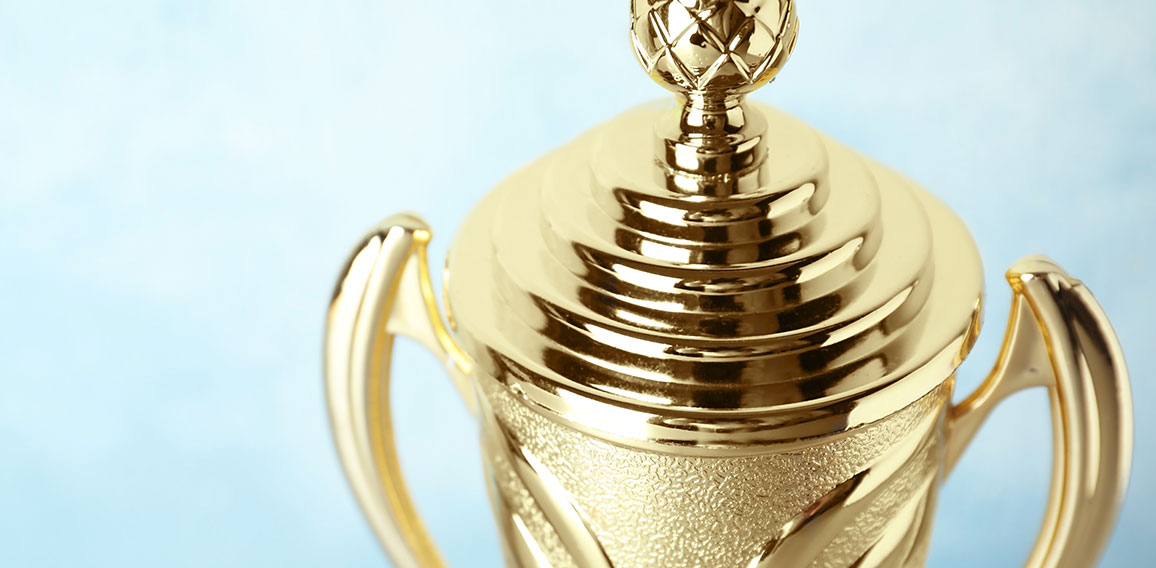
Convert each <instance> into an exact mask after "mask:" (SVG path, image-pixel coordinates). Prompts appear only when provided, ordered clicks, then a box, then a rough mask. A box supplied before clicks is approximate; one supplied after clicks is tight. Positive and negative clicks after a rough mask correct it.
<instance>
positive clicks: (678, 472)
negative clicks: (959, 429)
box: [485, 381, 949, 568]
mask: <svg viewBox="0 0 1156 568" xmlns="http://www.w3.org/2000/svg"><path fill="white" fill-rule="evenodd" d="M486 384H488V385H490V386H489V387H488V388H486V389H485V391H486V396H487V397H489V398H490V400H491V403H492V405H493V409H494V412H495V414H496V415H497V416H498V418H499V420H501V422H502V424H503V426H504V427H505V428H507V429H508V430H509V431H510V432H513V433H514V436H516V437H517V439H518V441H519V442H520V443H521V444H522V445H523V446H524V447H525V448H526V450H527V451H528V452H530V453H532V454H534V455H536V456H537V457H538V459H539V460H540V461H541V462H542V464H543V465H544V466H545V467H546V468H548V469H549V470H550V471H552V472H553V474H554V475H555V476H557V477H558V478H559V479H560V480H561V483H562V485H563V487H564V488H565V490H566V491H567V492H568V494H569V495H571V496H572V497H573V500H574V501H575V502H576V503H578V504H579V507H580V508H581V510H582V512H583V514H584V516H585V518H586V519H587V521H588V523H589V525H590V527H591V528H592V529H593V531H594V532H595V533H596V534H597V535H598V537H599V540H600V541H601V543H602V546H603V547H604V548H605V550H606V552H607V554H608V555H609V557H610V559H611V561H612V562H613V565H614V566H618V567H644V566H712V567H719V568H724V567H745V566H749V565H750V564H751V562H752V560H753V559H755V558H757V557H759V555H760V554H761V553H762V551H763V549H764V548H765V547H766V545H767V544H768V542H770V541H771V540H772V539H773V538H774V537H775V536H777V535H778V534H779V532H780V530H781V528H782V526H783V525H784V524H786V523H787V521H789V520H790V519H792V518H793V517H795V516H797V515H799V514H800V513H801V512H802V511H803V510H804V509H805V508H806V507H807V506H808V505H810V504H812V503H814V502H815V501H816V500H818V499H819V498H820V497H822V496H823V495H824V494H826V493H828V492H830V491H831V490H832V489H833V488H835V487H836V486H837V485H839V484H840V483H842V482H844V481H846V480H848V479H850V478H852V477H853V476H854V475H856V474H858V473H860V472H861V471H863V470H864V469H867V468H868V467H870V466H871V465H873V464H875V463H877V462H879V461H881V460H883V459H885V458H890V459H895V458H896V457H902V458H906V457H907V456H893V455H890V452H891V451H892V449H893V448H894V447H895V446H896V445H898V444H899V443H900V441H901V440H903V439H905V438H910V439H922V438H924V437H928V438H930V443H928V444H927V445H925V446H919V447H917V452H914V459H913V460H912V462H911V464H910V465H909V466H908V467H905V468H903V469H902V470H901V471H900V472H898V474H897V475H895V476H894V477H892V478H890V479H889V480H888V482H887V486H886V488H885V490H884V493H883V494H882V495H880V496H879V498H878V500H877V501H875V502H874V503H873V504H872V505H871V506H870V508H868V509H867V510H866V511H865V512H864V513H863V514H862V515H858V516H856V518H855V519H854V521H853V522H852V523H851V524H848V525H847V526H846V527H845V529H844V530H842V531H839V533H838V534H837V535H835V538H834V539H833V541H831V542H830V543H829V544H826V545H825V546H821V547H819V549H820V550H819V551H818V553H817V555H816V558H815V560H814V563H815V565H816V566H828V565H829V566H847V565H850V564H851V563H852V562H854V561H855V560H856V559H858V558H859V557H861V556H862V555H863V554H864V553H865V552H866V551H867V550H868V549H869V548H870V547H871V545H873V544H874V543H875V542H876V541H877V540H878V539H879V537H880V536H881V534H882V531H883V530H884V528H885V527H888V526H889V525H888V523H887V522H886V521H888V520H889V519H892V518H894V517H895V516H896V512H897V511H898V510H899V509H901V508H902V507H904V506H905V505H907V504H908V503H911V504H913V505H914V506H915V507H918V505H919V504H921V503H922V502H923V500H924V499H926V498H928V496H929V493H930V492H932V491H934V490H935V487H936V484H935V483H933V480H934V478H935V477H936V475H937V474H938V471H939V464H940V462H941V460H940V457H941V453H942V450H943V443H942V436H943V428H942V423H941V422H940V421H938V420H936V417H937V416H940V415H941V414H942V413H943V411H944V410H945V402H946V399H947V395H948V392H949V389H948V388H946V387H944V388H940V389H937V390H936V391H934V392H932V393H931V394H929V395H927V396H926V397H924V398H922V399H920V400H919V401H917V402H916V403H915V404H913V405H912V406H911V407H909V408H907V409H904V410H902V411H900V412H898V413H896V414H894V415H892V416H890V417H888V418H886V419H884V420H881V421H880V422H878V423H876V424H872V425H869V426H864V427H862V428H860V429H859V430H857V431H855V432H852V433H850V434H849V435H847V436H845V437H842V438H840V439H838V440H835V441H832V442H829V443H826V444H821V445H818V446H813V447H810V448H806V449H803V450H795V451H785V452H768V453H765V454H763V455H757V456H750V457H742V458H703V457H690V456H682V455H678V454H671V453H659V452H650V451H645V450H638V449H632V448H627V447H623V446H619V445H616V444H611V443H608V442H605V441H602V440H599V439H597V438H594V437H592V436H589V435H586V434H582V433H580V432H577V431H575V430H573V429H570V428H565V427H562V426H559V425H558V424H556V423H555V422H553V421H551V420H548V419H546V418H545V417H543V416H541V415H538V414H536V413H533V412H531V411H529V410H528V409H527V408H526V407H525V406H524V405H522V404H521V403H519V402H518V401H516V400H515V399H514V398H513V397H511V396H510V394H509V393H508V392H507V391H506V390H505V389H504V388H502V387H500V386H497V384H496V383H494V382H492V381H487V382H486ZM487 459H490V460H493V464H492V467H493V469H494V471H495V472H496V473H495V477H496V479H497V480H498V485H499V487H500V490H501V491H502V492H503V493H505V494H506V496H507V497H506V498H507V499H509V500H510V501H511V502H513V503H516V507H515V508H516V509H517V510H518V511H522V512H523V514H525V515H526V517H527V519H528V520H529V521H530V532H531V533H532V534H533V535H534V537H535V538H536V539H538V541H539V542H540V543H542V547H543V548H544V549H546V550H547V551H548V552H549V557H550V558H551V561H552V563H553V565H560V566H561V565H566V564H567V563H572V561H571V560H570V559H569V558H568V557H567V556H566V555H565V554H564V550H563V549H562V548H561V547H559V545H558V542H559V540H558V537H557V535H556V533H555V531H554V529H553V528H552V527H551V526H550V525H549V524H548V523H546V522H545V517H544V516H543V515H542V514H541V513H540V512H538V511H537V507H536V506H535V504H534V501H533V499H531V497H530V494H529V492H528V491H526V490H525V488H524V487H523V485H522V482H521V481H520V480H519V478H518V476H517V475H515V474H513V473H512V472H511V471H510V468H509V465H508V463H507V461H506V459H505V458H503V457H501V456H500V455H497V454H495V453H488V454H487ZM908 522H909V523H910V525H909V526H908V527H907V529H908V530H909V531H911V532H912V533H914V532H916V531H918V530H919V528H920V524H921V523H922V522H923V518H922V516H918V517H916V518H913V519H909V521H908ZM510 537H511V536H510V535H508V536H507V538H510ZM513 537H514V538H516V535H513ZM906 544H907V546H906V548H904V549H903V551H902V552H903V554H902V556H903V557H904V558H907V557H908V555H910V556H912V557H914V558H920V557H921V555H922V548H921V547H923V546H926V543H920V547H915V546H914V543H910V542H909V543H906Z"/></svg>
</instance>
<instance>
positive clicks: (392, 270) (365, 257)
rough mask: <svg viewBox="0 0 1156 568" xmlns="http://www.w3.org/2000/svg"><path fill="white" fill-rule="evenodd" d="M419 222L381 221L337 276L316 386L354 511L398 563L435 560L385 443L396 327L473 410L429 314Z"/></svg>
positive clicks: (449, 344)
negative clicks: (442, 370)
mask: <svg viewBox="0 0 1156 568" xmlns="http://www.w3.org/2000/svg"><path fill="white" fill-rule="evenodd" d="M430 237H431V234H430V230H429V227H428V226H427V225H426V224H425V222H423V221H422V220H421V219H420V218H418V217H417V216H415V215H410V214H402V215H397V216H394V217H391V218H389V219H386V220H385V221H383V222H382V223H381V224H380V225H378V226H377V227H376V228H374V229H373V230H372V231H370V232H369V234H368V235H366V236H365V238H363V239H362V240H361V242H360V243H359V244H358V245H357V248H356V249H354V251H353V254H352V255H351V256H350V258H349V261H348V262H347V263H346V266H345V269H344V270H343V271H342V273H341V277H340V278H339V279H338V283H337V290H336V291H335V292H334V295H333V300H332V302H331V303H330V306H329V314H328V317H327V318H326V329H325V386H326V394H327V397H328V400H329V418H330V422H331V425H332V428H333V437H334V441H335V442H336V444H337V451H338V453H339V455H340V458H341V463H342V465H343V467H344V468H345V474H346V476H347V477H348V478H349V483H350V485H352V486H353V491H354V493H355V494H356V496H357V500H358V501H359V502H360V503H361V509H362V511H363V512H364V513H365V516H366V517H367V518H368V520H369V523H370V525H371V526H372V527H373V530H374V532H375V533H376V534H377V538H378V540H379V541H380V542H381V545H382V547H383V548H385V550H386V553H387V554H389V556H390V557H391V558H392V560H393V562H394V564H395V565H396V566H399V567H401V568H409V567H419V566H420V567H434V566H443V563H442V560H441V557H440V556H439V555H438V553H437V550H436V549H435V548H434V546H433V543H432V541H431V540H430V538H429V536H428V534H427V532H426V530H425V527H424V526H423V525H422V522H421V519H420V518H419V517H418V515H417V511H416V510H415V509H414V506H413V503H412V501H411V500H410V498H409V493H408V491H407V490H406V487H405V482H404V480H403V479H402V474H401V469H400V467H399V465H398V460H397V451H396V449H395V447H394V440H393V428H392V420H391V418H390V416H391V415H390V406H389V367H390V356H391V352H392V347H393V337H394V335H396V334H401V335H405V336H407V337H410V338H413V339H415V340H417V341H418V342H420V343H422V344H423V345H425V346H426V347H427V348H428V349H430V350H431V351H432V352H434V353H435V354H436V355H438V356H439V358H440V359H441V360H442V361H443V363H444V364H445V366H446V368H447V369H448V370H449V372H450V375H451V377H452V378H453V379H454V383H455V385H456V386H457V388H458V391H459V393H460V394H461V395H462V398H463V399H464V400H465V401H466V404H467V405H469V406H470V410H471V411H473V410H474V407H473V404H474V398H473V395H472V394H471V390H470V387H469V385H468V382H467V380H466V377H467V375H468V374H469V372H470V363H469V361H468V360H467V358H466V356H465V354H464V353H462V351H461V350H460V349H458V347H457V346H456V345H455V344H454V342H453V339H452V338H451V336H450V334H449V332H448V330H446V328H445V326H444V325H443V323H442V320H441V317H440V316H439V315H438V310H437V301H436V299H435V297H434V293H433V286H432V284H431V282H430V277H429V264H428V262H427V261H426V254H425V251H426V245H427V243H429V240H430Z"/></svg>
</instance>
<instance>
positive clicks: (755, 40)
mask: <svg viewBox="0 0 1156 568" xmlns="http://www.w3.org/2000/svg"><path fill="white" fill-rule="evenodd" d="M797 30H798V19H797V17H796V14H795V7H794V2H793V1H792V0H634V2H633V3H632V4H631V41H632V42H633V44H634V50H635V53H636V54H637V56H638V60H639V62H641V63H642V66H643V67H645V68H646V71H647V72H648V73H649V74H650V76H651V77H652V78H653V79H654V80H655V81H657V82H658V83H659V84H661V85H662V86H664V87H666V88H667V89H670V90H672V91H675V92H680V93H683V94H686V93H688V92H699V93H708V92H715V93H720V94H721V93H735V94H739V93H747V92H750V91H753V90H755V89H757V88H758V87H760V86H762V85H764V84H766V83H767V82H769V81H770V80H771V79H773V78H774V76H775V74H777V73H778V71H779V69H781V68H782V66H783V64H784V63H786V60H787V58H788V57H789V56H790V53H791V49H792V48H793V47H794V44H795V37H796V32H797Z"/></svg>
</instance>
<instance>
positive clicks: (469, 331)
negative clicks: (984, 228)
mask: <svg viewBox="0 0 1156 568" xmlns="http://www.w3.org/2000/svg"><path fill="white" fill-rule="evenodd" d="M797 30H798V22H797V18H796V6H795V3H794V2H793V1H792V0H633V1H632V4H631V34H630V39H631V41H632V43H633V47H634V50H635V52H636V55H637V57H638V59H639V61H640V62H641V63H642V66H643V67H644V68H645V69H646V71H647V72H648V73H649V74H650V76H651V77H652V78H653V79H654V80H655V81H656V82H658V83H659V84H660V85H662V86H663V87H665V88H667V89H669V90H670V91H673V92H674V93H675V95H676V97H675V98H674V99H673V100H671V99H667V100H663V101H659V102H657V103H651V104H647V105H643V106H641V107H638V108H636V109H633V110H630V111H628V112H626V113H624V114H622V115H620V116H618V117H617V118H614V119H613V120H611V121H609V122H607V123H604V124H602V125H600V126H598V127H596V128H594V129H593V130H591V131H589V132H587V133H585V134H583V135H581V136H580V137H578V138H577V139H576V140H574V141H572V142H570V143H569V144H567V145H566V146H564V147H562V148H560V149H558V150H556V151H553V152H551V153H550V154H548V155H546V156H545V157H543V158H541V159H539V160H538V161H536V162H534V163H532V164H530V165H529V166H527V167H525V168H524V169H522V170H520V171H518V172H516V173H514V174H513V175H512V176H510V177H509V178H508V179H507V180H505V181H504V182H503V183H502V184H501V185H500V186H499V187H497V188H496V189H494V190H493V191H491V192H490V193H489V194H488V195H487V196H485V198H484V199H482V201H481V202H480V203H479V204H478V205H477V207H476V208H475V209H474V210H473V212H472V213H471V214H470V215H469V217H468V218H467V220H466V221H465V222H464V224H463V225H462V227H460V229H459V230H458V233H457V236H456V240H454V241H453V244H452V246H451V247H450V253H449V257H448V259H447V262H446V271H445V277H446V279H447V280H446V284H445V317H444V319H443V317H442V315H441V312H440V310H439V300H438V298H436V297H435V294H434V292H433V287H432V285H431V275H430V268H429V265H428V263H427V260H426V254H425V251H426V244H427V243H428V242H429V240H430V238H431V232H430V229H429V228H428V227H427V226H426V225H425V224H424V223H423V222H422V221H421V220H420V219H419V218H417V217H416V216H413V215H409V214H405V215H399V216H395V217H391V218H389V219H387V220H385V221H384V222H383V223H382V224H381V225H379V226H378V227H376V228H375V229H373V230H372V231H371V232H370V233H369V234H368V235H367V236H366V237H365V238H364V239H363V240H362V241H361V242H360V244H358V245H357V247H356V249H355V250H354V252H353V254H352V255H351V257H350V259H349V261H348V263H347V264H346V266H345V270H344V271H343V273H342V275H341V277H340V279H339V281H338V285H337V289H336V292H335V294H334V297H333V299H332V303H331V306H330V308H329V313H328V320H327V329H326V337H325V359H326V362H325V373H326V388H327V395H328V400H329V408H330V416H331V420H332V427H333V432H334V437H335V440H336V444H337V448H338V451H339V454H340V457H341V460H342V462H343V465H344V468H345V471H346V474H347V476H348V479H349V482H350V483H351V485H352V487H353V489H354V492H355V494H356V495H357V498H358V500H359V501H360V503H361V506H362V508H363V510H364V513H365V515H366V517H367V518H368V520H369V522H370V524H371V525H372V527H373V529H374V531H375V533H376V534H377V536H378V538H379V539H380V541H381V544H382V545H383V546H384V548H385V549H386V551H387V552H388V554H389V555H390V557H391V558H392V559H393V561H394V562H395V563H396V565H398V566H402V567H410V566H423V567H424V566H440V565H442V561H441V560H440V558H439V555H438V553H437V551H436V550H435V548H434V547H433V545H432V543H431V542H430V539H429V537H428V535H427V534H426V532H425V530H424V528H423V527H422V524H421V521H420V520H419V517H418V515H417V513H416V511H415V510H414V507H413V505H412V503H411V501H410V499H409V497H408V495H407V493H406V489H405V483H404V481H403V479H402V476H401V473H400V469H399V467H398V462H397V455H396V451H395V448H394V442H393V434H392V431H391V425H390V396H389V365H390V351H391V343H392V340H393V337H394V336H395V335H403V336H406V337H410V338H413V339H416V340H417V341H419V342H420V343H422V344H423V345H425V346H426V347H427V348H429V349H430V350H431V351H433V352H434V353H435V354H437V356H438V357H439V358H440V359H441V360H442V361H443V362H444V363H445V366H446V368H447V369H448V372H449V375H450V377H451V378H452V380H453V381H454V383H455V385H456V387H457V388H458V390H459V391H460V393H461V396H462V398H463V399H464V400H465V402H466V404H467V406H468V407H469V408H470V409H471V411H472V412H473V413H474V415H475V416H476V417H477V420H478V422H479V424H480V431H481V443H482V444H483V452H482V453H483V460H484V465H485V469H486V472H487V477H488V487H489V489H490V500H491V503H492V505H493V509H494V512H495V516H496V520H497V523H498V525H499V527H500V534H501V537H502V542H503V549H504V551H505V555H506V560H507V562H508V564H510V565H513V566H580V567H603V568H606V567H611V566H613V567H616V568H626V567H642V566H704V567H712V568H717V567H744V568H745V567H799V566H856V567H874V566H921V565H923V563H924V561H925V558H926V554H927V548H928V544H929V540H930V532H931V520H932V517H933V513H934V510H935V504H936V494H937V489H938V487H939V485H940V483H941V482H942V481H943V479H944V477H945V476H946V475H948V474H949V473H950V472H951V469H952V467H953V466H954V464H955V463H956V461H957V460H958V458H959V456H960V454H961V453H962V452H963V451H964V448H965V447H966V446H967V445H968V442H969V441H970V439H971V438H972V436H973V435H974V433H975V432H976V430H977V429H978V428H979V426H980V425H981V424H982V422H983V421H984V419H985V417H986V416H987V415H988V414H989V413H990V411H991V410H992V408H993V407H994V406H995V405H997V404H998V403H999V402H1000V401H1001V400H1002V399H1004V398H1005V397H1007V396H1009V395H1011V394H1013V393H1015V392H1017V391H1020V390H1022V389H1026V388H1028V387H1033V386H1042V387H1046V388H1047V389H1048V391H1049V393H1050V398H1051V407H1052V420H1053V425H1054V435H1055V445H1054V466H1053V480H1052V488H1051V494H1050V498H1049V503H1048V507H1047V511H1046V514H1045V515H1044V519H1043V526H1042V528H1041V531H1040V535H1039V539H1038V541H1037V543H1036V545H1035V547H1034V549H1033V551H1032V553H1031V556H1030V558H1029V560H1028V565H1029V566H1078V567H1085V566H1090V565H1092V564H1094V563H1095V562H1096V560H1097V559H1098V558H1099V555H1100V553H1101V552H1102V549H1103V547H1104V545H1105V542H1106V540H1107V538H1108V536H1109V534H1110V533H1111V530H1112V527H1113V525H1114V522H1115V517H1116V514H1117V511H1118V508H1119V506H1120V502H1121V499H1122V497H1123V493H1124V490H1125V486H1126V484H1127V475H1128V469H1129V465H1130V460H1131V455H1130V452H1131V443H1132V440H1131V436H1132V432H1131V424H1132V419H1131V399H1130V394H1129V387H1128V377H1127V372H1126V370H1125V367H1124V360H1123V355H1122V353H1121V351H1120V346H1119V343H1118V341H1117V339H1116V336H1115V334H1114V332H1113V331H1112V328H1111V326H1110V324H1109V323H1108V320H1107V318H1106V316H1105V315H1104V312H1103V311H1102V310H1101V308H1100V306H1099V305H1098V304H1097V302H1096V300H1095V298H1093V297H1092V295H1091V293H1090V292H1089V291H1088V289H1087V288H1086V287H1085V286H1084V285H1083V284H1081V283H1080V282H1079V281H1078V280H1076V279H1075V278H1073V277H1071V276H1069V275H1067V274H1066V273H1065V272H1064V271H1063V270H1062V269H1061V268H1060V267H1059V266H1057V265H1056V264H1055V263H1053V262H1052V261H1050V260H1048V259H1046V258H1044V257H1040V256H1034V257H1028V258H1025V259H1024V260H1022V261H1020V262H1018V263H1017V264H1015V265H1014V266H1013V267H1011V269H1010V270H1009V271H1008V273H1007V281H1008V283H1009V284H1010V285H1011V288H1012V291H1013V300H1012V301H1013V306H1012V310H1011V317H1010V321H1009V323H1008V327H1007V335H1006V339H1005V340H1004V345H1003V349H1002V351H1001V353H1000V355H999V357H998V359H997V361H996V363H995V366H994V369H993V371H992V372H991V374H990V376H989V377H988V378H987V379H986V381H984V382H983V383H982V385H981V386H980V387H979V388H978V389H977V390H976V392H974V393H972V394H971V395H970V396H968V397H966V398H965V399H964V400H963V401H962V402H960V403H958V404H954V403H952V390H953V385H954V373H955V370H956V369H957V367H958V366H959V365H960V363H961V362H962V361H963V359H964V357H965V356H966V355H967V354H968V351H969V349H970V348H971V346H972V344H973V342H974V340H975V338H976V335H977V333H978V332H979V327H980V298H981V293H982V290H981V289H982V282H983V279H982V269H981V266H980V260H979V256H978V251H977V249H976V246H975V244H974V243H973V241H972V240H971V237H970V235H969V234H968V231H967V229H966V228H965V227H964V225H963V224H962V223H961V221H960V220H959V219H958V218H957V217H956V216H955V215H954V214H953V213H952V212H951V211H950V210H948V209H947V207H946V206H945V205H944V204H943V203H941V202H940V201H938V200H937V199H936V198H935V197H933V196H932V195H931V194H930V193H929V192H927V191H926V190H924V189H923V188H921V187H918V186H917V185H915V184H914V183H913V182H911V181H910V180H908V179H906V178H905V177H903V176H902V175H900V174H898V173H896V172H894V171H892V170H890V169H888V168H887V167H885V166H882V165H880V164H878V163H876V162H874V161H872V160H870V159H868V158H866V157H864V156H863V155H861V154H859V153H857V152H855V151H853V150H851V149H849V148H847V147H846V146H843V145H841V144H840V143H838V142H836V141H834V140H832V139H831V138H829V137H827V136H826V135H824V134H822V133H820V132H817V131H816V130H814V129H812V128H810V127H808V126H807V125H805V124H803V123H802V122H800V121H799V120H797V119H795V118H792V117H791V116H789V115H787V114H785V113H783V112H781V111H779V110H776V109H774V108H772V107H769V106H767V105H763V104H759V103H755V102H751V101H748V100H746V99H745V96H746V94H748V93H749V92H751V91H753V90H754V89H756V88H758V87H760V86H762V85H764V84H766V83H768V82H770V81H771V79H772V78H773V77H774V76H775V74H776V73H777V72H778V71H779V69H780V68H781V67H782V66H783V65H784V63H785V62H786V60H787V58H788V56H789V55H790V53H791V50H792V48H793V46H794V43H795V37H796V33H797Z"/></svg>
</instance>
